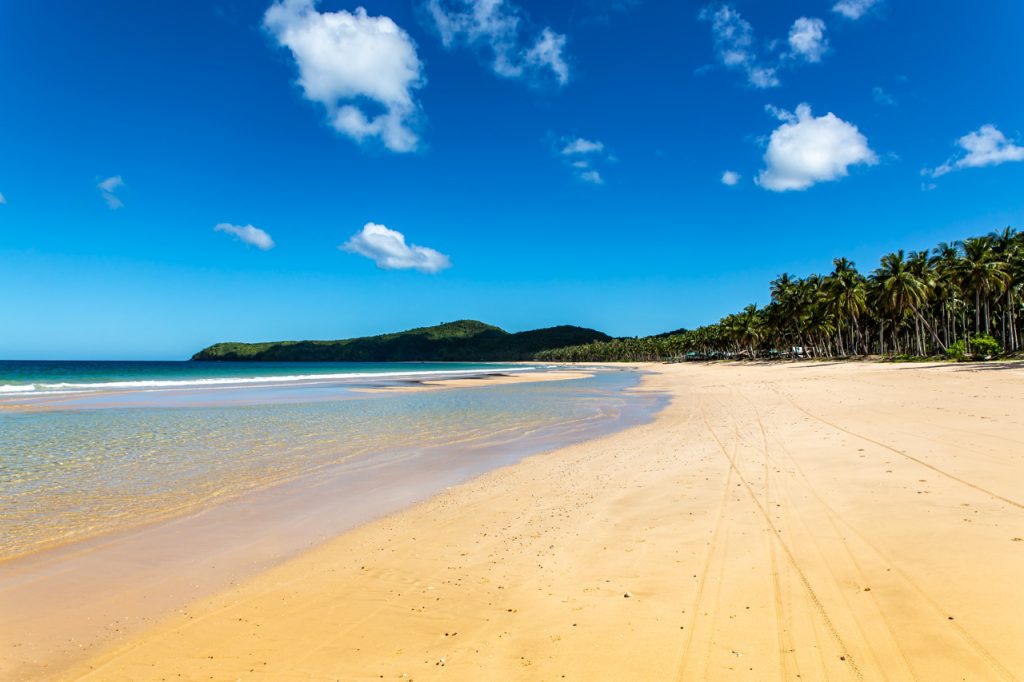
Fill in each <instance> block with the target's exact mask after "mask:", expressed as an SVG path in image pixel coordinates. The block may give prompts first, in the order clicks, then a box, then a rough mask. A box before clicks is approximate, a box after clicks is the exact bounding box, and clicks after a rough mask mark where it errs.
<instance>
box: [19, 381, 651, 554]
mask: <svg viewBox="0 0 1024 682" xmlns="http://www.w3.org/2000/svg"><path fill="white" fill-rule="evenodd" d="M445 369H446V370H447V371H448V372H451V371H453V370H455V369H457V370H458V371H474V370H470V369H468V368H464V367H460V368H453V367H451V366H446V367H445ZM488 369H490V368H488ZM291 371H292V372H294V367H293V368H292V370H291ZM475 371H477V372H479V371H481V370H480V369H479V368H478V369H477V370H475ZM325 373H326V372H325ZM361 374H362V375H363V376H361V377H360V378H359V379H358V380H359V382H360V383H365V382H366V381H367V379H366V378H365V373H361ZM282 375H283V374H282ZM204 378H211V377H204ZM406 379H410V377H406ZM380 380H381V381H386V382H394V381H397V380H398V379H397V378H396V377H395V376H393V375H391V374H388V375H386V376H385V377H381V378H380ZM637 381H638V376H637V375H636V374H634V373H631V372H621V371H601V372H597V373H596V374H595V376H593V377H592V378H588V379H574V380H566V381H549V382H537V383H520V384H508V385H493V386H487V387H480V388H472V389H469V388H467V389H454V390H444V391H419V392H417V391H412V392H395V393H385V392H378V393H359V392H354V391H352V390H351V389H352V387H353V384H352V380H351V379H346V380H339V379H324V378H322V377H320V378H318V379H316V380H315V381H309V380H305V379H303V380H297V381H288V382H283V383H279V382H274V383H273V384H270V385H267V384H264V385H254V386H245V385H242V386H240V385H232V386H223V385H217V386H216V389H215V388H214V387H212V386H207V387H201V388H197V387H196V386H190V387H188V389H187V390H183V389H180V388H177V387H174V388H161V389H156V390H154V389H152V388H145V389H143V388H136V389H134V390H132V391H129V392H127V393H126V392H124V391H123V390H122V391H121V392H114V393H111V392H102V391H101V392H96V393H90V394H89V395H88V396H75V397H74V398H73V401H71V402H70V403H68V402H65V403H61V404H59V405H58V406H56V408H55V406H54V405H52V404H51V405H48V406H46V409H38V410H28V411H25V410H22V411H11V410H8V411H5V412H0V558H10V557H13V556H16V555H20V554H25V553H28V552H31V551H34V550H38V549H41V548H44V547H47V546H52V545H56V544H61V543H66V542H69V541H73V540H79V539H83V538H87V537H90V536H95V535H99V534H103V533H106V532H109V531H115V530H119V529H123V528H127V527H131V526H135V525H141V524H145V523H147V522H151V521H155V520H157V519H161V518H167V517H171V516H175V515H179V514H182V513H185V512H189V511H192V510H196V509H199V508H202V507H204V506H208V505H210V504H211V503H215V502H218V501H221V500H226V499H231V498H235V497H238V496H239V495H241V494H243V493H245V492H247V491H251V490H255V489H259V488H264V487H266V486H268V485H271V484H274V483H277V482H282V481H287V480H291V479H296V478H298V477H301V476H303V475H306V474H310V473H312V472H316V471H318V470H321V469H324V468H334V469H336V468H337V467H339V466H344V465H345V464H346V463H349V462H364V461H373V458H393V457H395V456H397V455H401V454H406V455H412V454H415V453H419V452H425V451H430V450H437V449H445V450H448V451H451V452H456V451H457V452H458V453H459V454H458V456H459V457H464V458H468V460H471V459H472V458H473V457H476V456H478V454H479V453H480V452H482V451H483V449H484V448H485V447H495V446H499V445H502V444H504V445H506V446H507V445H508V444H509V443H512V445H511V446H510V447H511V448H512V449H513V450H514V449H515V448H516V447H517V446H516V445H515V443H516V442H517V441H520V442H521V444H520V445H519V446H518V447H519V449H533V450H536V449H538V448H539V447H540V444H542V443H548V444H554V443H557V442H559V441H565V440H569V439H578V438H585V437H587V436H588V434H596V433H599V432H603V431H608V430H613V429H614V428H621V427H622V426H625V425H628V424H626V423H625V422H624V421H623V420H624V416H627V415H629V414H633V415H637V414H639V413H640V412H644V413H647V412H652V411H653V409H654V405H653V403H652V402H651V400H650V399H649V398H643V397H640V396H637V395H633V394H630V393H628V392H627V389H628V388H630V387H632V386H634V385H635V384H636V382H637ZM527 441H528V442H529V445H527ZM520 454H521V453H520ZM467 466H469V467H470V468H472V462H471V461H467Z"/></svg>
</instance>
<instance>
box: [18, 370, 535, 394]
mask: <svg viewBox="0 0 1024 682" xmlns="http://www.w3.org/2000/svg"><path fill="white" fill-rule="evenodd" d="M534 369H538V368H536V367H515V368H509V367H495V368H493V369H491V368H486V369H485V368H481V369H452V370H423V371H408V372H344V373H338V374H291V375H284V376H255V377H212V378H208V379H147V380H141V381H102V382H95V383H73V382H61V383H53V384H41V383H36V384H0V396H5V395H24V394H26V393H47V394H52V393H79V392H90V391H143V390H161V389H175V388H214V387H231V386H250V385H253V384H308V383H323V382H327V381H333V382H337V381H348V380H366V379H396V378H404V377H409V378H417V379H421V378H429V377H447V376H456V375H458V376H462V375H468V374H478V375H482V374H493V373H495V372H529V371H533V370H534Z"/></svg>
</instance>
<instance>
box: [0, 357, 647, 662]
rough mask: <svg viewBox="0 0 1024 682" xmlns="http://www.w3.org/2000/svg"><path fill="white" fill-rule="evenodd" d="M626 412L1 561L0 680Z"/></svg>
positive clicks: (411, 455) (364, 464)
mask: <svg viewBox="0 0 1024 682" xmlns="http://www.w3.org/2000/svg"><path fill="white" fill-rule="evenodd" d="M591 376H593V374H592V373H583V372H558V371H555V372H551V371H548V372H531V373H524V374H516V375H490V374H489V375H486V376H482V377H479V378H476V379H472V380H471V379H468V378H465V377H463V378H458V379H450V380H444V381H441V382H438V383H437V385H430V384H424V383H422V382H416V384H415V385H408V384H406V385H401V386H397V387H396V388H395V389H394V390H396V391H399V392H406V391H435V390H442V389H445V390H447V389H457V388H470V387H472V388H477V387H480V388H483V387H487V386H500V385H507V384H512V383H516V384H522V383H533V382H550V381H558V380H573V379H581V378H587V377H591ZM432 383H434V382H431V384H432ZM386 390H387V389H385V391H386ZM639 405H640V404H639V403H636V407H630V408H628V409H626V410H622V409H619V408H617V411H616V412H615V413H614V414H607V415H604V416H601V417H600V418H596V415H595V417H594V418H589V419H585V420H582V421H575V422H573V421H569V422H565V423H561V424H557V425H554V426H548V427H543V428H541V429H540V430H539V431H536V432H534V431H531V430H528V429H520V430H518V431H513V432H503V431H495V432H494V433H492V434H490V435H481V437H479V438H474V439H472V440H469V441H466V442H463V443H458V444H451V443H449V444H448V445H446V446H444V447H433V448H422V447H417V448H413V449H410V450H408V451H405V450H396V451H393V452H389V453H386V454H384V453H380V454H377V455H374V456H359V457H356V458H354V459H352V460H351V461H342V462H340V463H337V464H333V465H329V466H326V467H322V468H319V469H316V470H314V471H310V472H307V473H305V474H303V475H300V476H297V477H294V478H291V479H286V480H282V481H276V482H273V483H271V484H269V485H264V486H261V487H259V488H256V489H253V490H250V491H247V492H244V493H242V494H240V495H236V496H234V497H232V498H230V499H226V500H221V501H218V502H216V503H214V504H211V505H206V506H203V507H201V508H199V509H195V510H192V511H189V512H185V513H177V514H175V515H173V516H171V517H168V518H162V519H156V520H153V521H150V522H147V523H145V524H143V525H141V526H135V527H130V528H124V529H121V530H118V531H114V532H108V533H104V534H102V535H99V536H94V537H90V538H86V539H82V540H78V541H72V542H69V543H63V544H60V545H58V546H56V547H50V548H46V549H42V550H39V551H35V552H32V553H30V554H25V555H20V556H16V557H13V558H8V559H6V560H5V561H3V562H0V604H2V606H0V623H2V626H0V629H2V630H3V632H2V633H0V634H2V636H0V639H2V640H5V641H7V642H11V643H12V645H10V646H13V650H12V649H8V650H7V651H5V652H4V655H3V656H2V657H0V671H4V670H7V672H6V673H2V672H0V677H5V678H6V676H7V675H8V674H10V675H11V676H12V679H36V678H37V677H39V676H53V675H57V676H58V677H60V676H61V675H62V672H61V671H63V670H66V669H67V668H68V667H69V666H71V665H74V664H75V663H76V662H79V661H80V660H81V659H82V658H83V656H84V655H85V652H88V655H95V654H96V652H97V651H101V650H103V649H104V648H105V647H107V646H109V645H110V644H111V643H112V642H118V641H122V640H123V639H124V638H125V637H126V636H128V635H131V634H134V633H136V632H139V631H143V630H145V629H146V628H147V627H149V626H151V624H152V623H154V622H159V621H160V620H162V619H164V618H166V617H168V616H169V615H170V614H172V613H174V612H177V611H179V610H180V609H181V608H183V607H184V606H185V605H186V604H189V603H192V602H193V601H195V600H197V599H200V598H203V597H206V596H208V595H211V594H216V593H219V592H221V591H222V590H224V589H228V588H230V587H231V586H232V585H235V584H237V583H238V582H240V581H244V580H246V579H249V578H251V577H253V576H254V575H258V574H260V573H262V572H264V571H266V570H268V569H270V568H271V567H273V566H275V565H277V564H280V563H281V562H282V561H287V560H289V559H290V558H293V557H295V556H299V555H301V554H303V553H305V552H307V551H310V550H311V549H312V548H315V547H316V546H318V545H319V544H322V543H323V542H325V541H329V540H330V539H331V538H333V537H336V536H339V535H341V534H343V533H345V532H347V531H350V530H352V529H353V528H356V527H358V526H360V525H362V524H364V523H366V522H369V521H372V520H374V519H377V518H380V517H384V516H387V515H388V514H392V513H395V512H397V511H399V510H402V509H406V508H408V507H410V506H411V505H414V504H416V503H419V502H421V501H423V500H425V499H429V498H430V497H431V496H433V495H435V494H438V493H440V492H442V491H443V490H445V489H446V488H448V487H450V486H453V485H458V484H460V483H463V482H465V481H466V480H470V479H472V478H473V477H475V476H478V475H480V474H481V473H482V472H486V471H489V470H492V469H494V468H500V467H504V466H507V465H509V464H510V463H513V462H515V461H518V460H519V459H521V458H522V457H527V456H530V455H533V454H536V453H538V452H546V451H550V450H555V449H558V448H560V447H562V446H564V445H566V444H568V443H572V442H577V441H580V440H587V439H590V438H595V437H600V436H601V435H603V434H605V433H607V432H609V431H613V430H617V429H621V428H628V427H629V425H630V424H632V423H634V422H635V420H636V419H642V418H643V417H642V414H643V409H647V408H641V407H640V406H639ZM635 409H639V410H641V411H640V412H636V413H634V412H633V410H635ZM56 614H60V615H59V616H57V615H56ZM30 650H31V651H30ZM76 650H77V651H76ZM32 661H37V663H32Z"/></svg>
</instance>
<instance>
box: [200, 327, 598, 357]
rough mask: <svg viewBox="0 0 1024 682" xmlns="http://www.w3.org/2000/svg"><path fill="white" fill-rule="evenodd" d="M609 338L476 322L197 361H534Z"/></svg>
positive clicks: (290, 344)
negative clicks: (515, 330) (545, 353)
mask: <svg viewBox="0 0 1024 682" xmlns="http://www.w3.org/2000/svg"><path fill="white" fill-rule="evenodd" d="M610 338H611V337H609V336H608V335H607V334H602V333H601V332H599V331H596V330H593V329H585V328H583V327H574V326H571V325H562V326H559V327H549V328H547V329H535V330H532V331H526V332H518V333H515V334H510V333H509V332H507V331H505V330H504V329H501V328H499V327H495V326H493V325H489V324H484V323H483V322H477V321H476V320H459V321H457V322H446V323H444V324H439V325H437V326H434V327H420V328H419V329H410V330H408V331H404V332H396V333H393V334H381V335H380V336H364V337H360V338H355V339H340V340H337V341H270V342H265V343H235V342H227V343H216V344H214V345H212V346H209V347H208V348H204V349H203V350H201V351H199V352H198V353H196V354H195V355H193V356H192V359H193V360H251V361H273V362H403V361H415V360H458V361H476V360H532V359H533V358H534V357H535V356H536V355H537V354H538V353H540V352H542V351H545V350H551V349H554V348H563V347H565V346H574V345H578V344H585V343H592V342H594V341H607V340H609V339H610Z"/></svg>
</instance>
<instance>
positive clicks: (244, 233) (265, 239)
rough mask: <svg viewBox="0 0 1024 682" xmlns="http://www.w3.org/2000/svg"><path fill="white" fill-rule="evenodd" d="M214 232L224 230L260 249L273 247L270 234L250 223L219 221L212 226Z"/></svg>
mask: <svg viewBox="0 0 1024 682" xmlns="http://www.w3.org/2000/svg"><path fill="white" fill-rule="evenodd" d="M213 231H214V232H226V233H227V234H231V235H234V236H235V237H237V238H238V239H239V240H240V241H243V242H245V243H246V244H250V245H252V246H255V247H256V248H257V249H259V250H260V251H269V250H270V249H272V248H274V246H275V245H274V240H273V239H271V238H270V235H269V234H267V233H266V232H264V231H263V230H261V229H260V228H258V227H253V226H252V225H232V224H231V223H220V224H218V225H217V226H216V227H214V228H213Z"/></svg>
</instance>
